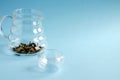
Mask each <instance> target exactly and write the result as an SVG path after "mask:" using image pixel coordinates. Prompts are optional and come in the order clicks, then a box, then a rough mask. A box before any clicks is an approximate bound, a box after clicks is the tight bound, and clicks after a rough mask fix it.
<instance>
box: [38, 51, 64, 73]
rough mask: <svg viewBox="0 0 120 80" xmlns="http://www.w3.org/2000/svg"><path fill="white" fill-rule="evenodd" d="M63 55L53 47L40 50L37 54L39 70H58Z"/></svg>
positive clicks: (62, 60)
mask: <svg viewBox="0 0 120 80" xmlns="http://www.w3.org/2000/svg"><path fill="white" fill-rule="evenodd" d="M63 62H64V56H63V55H62V54H61V52H59V51H58V50H55V49H47V50H44V51H41V52H40V53H39V55H38V67H39V70H40V71H41V72H48V73H53V72H58V71H60V70H61V67H62V64H63Z"/></svg>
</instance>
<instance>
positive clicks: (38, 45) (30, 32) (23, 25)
mask: <svg viewBox="0 0 120 80" xmlns="http://www.w3.org/2000/svg"><path fill="white" fill-rule="evenodd" d="M6 18H10V19H12V26H11V27H10V34H9V35H5V34H4V32H3V31H4V30H3V29H2V23H3V21H4V19H6ZM42 19H43V18H42V16H41V12H40V11H38V10H34V9H16V10H15V11H14V12H13V15H12V16H8V15H5V16H3V18H2V19H1V21H0V34H1V35H2V36H4V37H6V38H7V39H8V40H9V47H10V49H11V50H12V51H13V52H15V53H16V54H21V55H22V54H27V55H31V54H34V53H36V52H38V51H41V50H43V49H45V48H46V44H47V43H46V40H45V35H44V33H43V28H42ZM6 29H7V27H6Z"/></svg>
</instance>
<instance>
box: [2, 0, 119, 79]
mask: <svg viewBox="0 0 120 80" xmlns="http://www.w3.org/2000/svg"><path fill="white" fill-rule="evenodd" d="M18 8H33V9H38V10H41V11H42V12H43V16H44V21H43V26H44V31H45V34H46V37H47V42H48V48H52V49H53V48H54V49H58V50H60V51H62V52H63V54H64V56H65V63H64V66H63V70H62V72H61V73H56V74H50V75H43V74H40V73H39V72H34V71H29V70H28V71H26V67H27V66H28V64H30V61H33V60H34V58H33V57H32V58H28V59H25V58H24V59H25V60H24V59H23V58H22V59H21V58H16V57H14V58H13V57H11V56H6V55H4V54H5V53H7V52H4V47H6V46H7V40H6V39H5V38H3V37H0V50H1V52H0V80H120V49H119V48H120V36H119V35H120V1H119V0H0V18H2V16H3V15H6V14H7V15H12V12H13V11H14V10H15V9H18ZM8 23H9V22H8ZM8 27H9V26H7V27H4V28H5V29H6V30H9V28H8ZM32 59H33V60H32ZM28 60H29V61H28ZM31 65H32V64H31Z"/></svg>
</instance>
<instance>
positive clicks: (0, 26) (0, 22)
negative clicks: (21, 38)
mask: <svg viewBox="0 0 120 80" xmlns="http://www.w3.org/2000/svg"><path fill="white" fill-rule="evenodd" d="M6 18H10V19H12V18H13V17H12V16H8V15H5V16H3V17H2V19H1V20H0V35H1V36H3V37H6V38H8V36H9V35H6V34H4V32H3V29H2V23H3V21H4V20H5V19H6Z"/></svg>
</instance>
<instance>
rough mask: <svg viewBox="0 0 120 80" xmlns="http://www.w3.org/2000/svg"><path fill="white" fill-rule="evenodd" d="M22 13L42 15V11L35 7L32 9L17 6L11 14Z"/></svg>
mask: <svg viewBox="0 0 120 80" xmlns="http://www.w3.org/2000/svg"><path fill="white" fill-rule="evenodd" d="M23 13H32V14H35V15H39V16H41V15H42V11H40V10H37V9H32V8H18V9H15V10H14V12H13V14H23Z"/></svg>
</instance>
